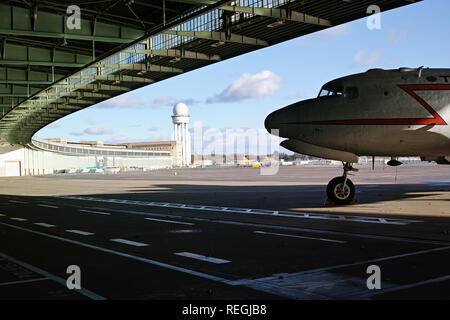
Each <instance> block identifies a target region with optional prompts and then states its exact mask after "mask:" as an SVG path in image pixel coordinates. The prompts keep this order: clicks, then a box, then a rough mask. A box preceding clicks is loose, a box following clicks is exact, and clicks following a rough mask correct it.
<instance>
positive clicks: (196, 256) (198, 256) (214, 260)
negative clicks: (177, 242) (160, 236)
mask: <svg viewBox="0 0 450 320" xmlns="http://www.w3.org/2000/svg"><path fill="white" fill-rule="evenodd" d="M174 254H175V255H177V256H182V257H186V258H192V259H196V260H201V261H206V262H211V263H215V264H223V263H229V262H231V261H230V260H225V259H219V258H213V257H209V256H204V255H202V254H196V253H192V252H176V253H174Z"/></svg>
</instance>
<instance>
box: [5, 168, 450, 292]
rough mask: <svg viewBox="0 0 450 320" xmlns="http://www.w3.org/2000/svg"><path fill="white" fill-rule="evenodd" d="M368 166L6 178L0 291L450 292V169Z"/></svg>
mask: <svg viewBox="0 0 450 320" xmlns="http://www.w3.org/2000/svg"><path fill="white" fill-rule="evenodd" d="M359 168H360V169H361V170H360V172H358V173H355V176H354V177H351V179H352V180H353V181H354V182H355V184H356V186H357V202H356V203H355V204H354V205H350V206H342V207H336V206H331V205H327V204H326V199H325V188H326V184H327V183H328V181H329V180H330V179H331V178H333V177H335V176H338V175H340V174H341V169H340V168H339V167H333V166H302V167H280V168H279V171H278V173H277V174H275V175H261V171H260V169H258V168H203V169H201V168H199V169H178V170H158V171H150V172H130V173H119V174H111V175H102V174H91V175H89V174H70V175H69V174H67V175H53V176H52V175H49V176H39V177H38V176H35V177H17V178H12V177H11V178H9V177H6V178H1V179H0V181H1V183H0V243H1V247H0V299H86V300H89V299H159V300H167V299H170V300H185V299H188V300H190V299H213V300H217V299H218V300H221V299H235V300H245V299H252V300H265V299H270V300H273V299H449V298H450V271H449V270H450V208H449V200H450V167H448V166H437V165H404V166H401V167H398V168H390V167H376V168H375V170H371V168H370V167H365V166H359ZM72 265H75V266H78V267H79V269H80V270H81V286H82V289H79V290H70V289H68V288H67V287H66V281H67V279H68V278H69V277H70V276H71V273H68V272H67V268H68V267H69V266H72ZM371 265H376V266H378V267H379V268H380V271H381V289H373V290H369V289H368V287H367V280H368V278H369V277H370V276H371V274H370V273H368V272H367V268H368V267H369V266H371Z"/></svg>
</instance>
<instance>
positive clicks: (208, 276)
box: [0, 222, 232, 290]
mask: <svg viewBox="0 0 450 320" xmlns="http://www.w3.org/2000/svg"><path fill="white" fill-rule="evenodd" d="M0 225H2V226H6V227H9V228H13V229H16V230H21V231H25V232H29V233H32V234H36V235H40V236H43V237H47V238H50V239H55V240H59V241H63V242H66V243H71V244H75V245H78V246H81V247H84V248H89V249H93V250H97V251H100V252H105V253H109V254H113V255H116V256H120V257H125V258H129V259H132V260H135V261H140V262H143V263H147V264H150V265H154V266H158V267H162V268H166V269H169V270H174V271H178V272H182V273H186V274H190V275H193V276H196V277H200V278H203V279H208V280H213V281H217V282H221V283H225V284H232V281H231V280H228V279H224V278H222V277H218V276H214V275H211V274H207V273H204V272H199V271H195V270H191V269H187V268H182V267H178V266H174V265H170V264H167V263H164V262H160V261H156V260H152V259H147V258H143V257H138V256H135V255H132V254H128V253H124V252H120V251H116V250H111V249H107V248H103V247H99V246H95V245H92V244H88V243H84V242H81V241H75V240H72V239H68V238H63V237H59V236H55V235H52V234H48V233H44V232H39V231H35V230H31V229H27V228H22V227H19V226H15V225H12V224H8V223H3V222H0ZM0 257H4V255H2V254H1V253H0ZM8 258H9V257H8ZM12 261H13V262H15V261H14V260H12ZM30 269H31V268H30ZM31 270H32V271H35V272H37V271H36V270H33V269H31ZM41 274H42V273H41ZM44 276H45V275H44ZM61 280H62V281H63V282H61V283H63V285H65V284H66V280H64V279H61ZM82 290H84V289H82Z"/></svg>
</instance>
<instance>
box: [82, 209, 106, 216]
mask: <svg viewBox="0 0 450 320" xmlns="http://www.w3.org/2000/svg"><path fill="white" fill-rule="evenodd" d="M79 211H80V212H88V213H96V214H102V215H105V216H110V215H111V213H109V212H101V211H92V210H83V209H80V210H79Z"/></svg>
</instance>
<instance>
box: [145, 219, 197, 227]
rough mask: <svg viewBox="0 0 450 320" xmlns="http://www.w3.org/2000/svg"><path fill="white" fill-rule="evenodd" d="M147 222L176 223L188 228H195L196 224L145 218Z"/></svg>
mask: <svg viewBox="0 0 450 320" xmlns="http://www.w3.org/2000/svg"><path fill="white" fill-rule="evenodd" d="M145 220H150V221H158V222H167V223H176V224H185V225H188V226H193V225H194V224H195V223H190V222H180V221H173V220H164V219H154V218H145Z"/></svg>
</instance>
